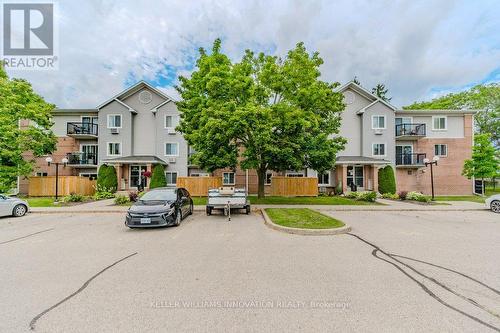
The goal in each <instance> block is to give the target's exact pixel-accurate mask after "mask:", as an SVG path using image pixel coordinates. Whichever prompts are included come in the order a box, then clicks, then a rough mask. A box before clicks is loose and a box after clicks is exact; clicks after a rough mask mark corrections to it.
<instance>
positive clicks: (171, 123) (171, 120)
mask: <svg viewBox="0 0 500 333" xmlns="http://www.w3.org/2000/svg"><path fill="white" fill-rule="evenodd" d="M177 125H178V118H177V116H171V115H167V116H165V128H175V127H176V126H177Z"/></svg>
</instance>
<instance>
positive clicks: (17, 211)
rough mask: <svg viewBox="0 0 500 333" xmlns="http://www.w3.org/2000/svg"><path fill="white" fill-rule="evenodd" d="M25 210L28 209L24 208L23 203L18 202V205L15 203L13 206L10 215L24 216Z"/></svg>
mask: <svg viewBox="0 0 500 333" xmlns="http://www.w3.org/2000/svg"><path fill="white" fill-rule="evenodd" d="M27 211H28V209H27V208H26V206H25V205H22V204H19V205H16V206H15V207H14V209H13V210H12V215H13V216H15V217H21V216H24V215H25V214H26V212H27Z"/></svg>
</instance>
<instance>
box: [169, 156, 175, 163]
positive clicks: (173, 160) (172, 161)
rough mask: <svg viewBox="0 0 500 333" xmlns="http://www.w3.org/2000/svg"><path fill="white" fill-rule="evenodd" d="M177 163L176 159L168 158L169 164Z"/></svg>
mask: <svg viewBox="0 0 500 333" xmlns="http://www.w3.org/2000/svg"><path fill="white" fill-rule="evenodd" d="M175 161H176V159H175V157H169V158H168V163H175Z"/></svg>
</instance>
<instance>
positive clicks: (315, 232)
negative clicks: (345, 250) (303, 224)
mask: <svg viewBox="0 0 500 333" xmlns="http://www.w3.org/2000/svg"><path fill="white" fill-rule="evenodd" d="M260 212H261V213H262V216H263V217H264V223H265V224H266V225H267V226H268V227H269V228H271V229H274V230H277V231H281V232H285V233H289V234H295V235H303V236H329V235H341V234H345V233H348V232H349V231H351V227H350V226H348V225H345V226H343V227H341V228H335V229H301V228H290V227H284V226H281V225H279V224H275V223H274V222H273V221H272V220H271V218H270V217H269V215H267V213H266V210H265V209H260Z"/></svg>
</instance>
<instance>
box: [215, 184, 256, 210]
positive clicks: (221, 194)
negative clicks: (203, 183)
mask: <svg viewBox="0 0 500 333" xmlns="http://www.w3.org/2000/svg"><path fill="white" fill-rule="evenodd" d="M214 209H219V210H223V211H224V215H229V214H230V213H231V210H232V209H244V210H245V213H246V214H250V201H249V200H248V196H247V193H246V190H245V189H242V188H234V187H219V188H216V189H210V190H208V201H207V215H211V214H212V210H214Z"/></svg>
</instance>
